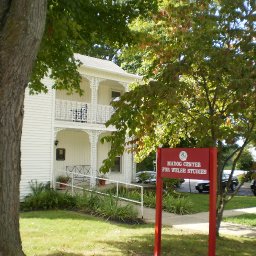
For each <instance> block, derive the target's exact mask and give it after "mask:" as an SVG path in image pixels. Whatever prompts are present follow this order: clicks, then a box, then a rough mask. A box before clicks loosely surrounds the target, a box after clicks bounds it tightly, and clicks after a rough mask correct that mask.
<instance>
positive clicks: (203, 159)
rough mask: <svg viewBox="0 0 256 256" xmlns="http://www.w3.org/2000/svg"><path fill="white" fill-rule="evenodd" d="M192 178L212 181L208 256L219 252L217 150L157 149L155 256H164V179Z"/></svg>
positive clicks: (213, 255)
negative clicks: (217, 230)
mask: <svg viewBox="0 0 256 256" xmlns="http://www.w3.org/2000/svg"><path fill="white" fill-rule="evenodd" d="M164 177H166V178H190V179H207V180H210V198H209V199H210V200H209V201H210V204H209V246H208V256H215V252H216V201H217V199H216V195H217V190H216V188H217V149H216V148H159V149H158V150H157V179H156V222H155V247H154V256H160V255H161V232H162V231H161V230H162V204H163V179H162V178H164Z"/></svg>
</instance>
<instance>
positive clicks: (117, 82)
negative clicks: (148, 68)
mask: <svg viewBox="0 0 256 256" xmlns="http://www.w3.org/2000/svg"><path fill="white" fill-rule="evenodd" d="M75 56H76V58H78V59H79V60H80V61H81V62H82V65H81V66H80V67H79V72H80V74H81V77H82V80H81V88H82V89H83V90H84V94H83V95H82V96H79V95H78V94H72V95H68V94H67V93H66V91H64V90H61V91H59V90H53V89H52V88H51V86H52V84H53V82H52V81H51V80H50V79H49V78H45V79H44V84H46V85H47V87H48V88H49V91H48V93H47V94H39V95H29V93H28V90H27V92H26V96H25V104H24V123H23V131H22V140H21V155H22V156H21V167H22V176H21V185H20V190H21V197H24V196H25V195H26V194H28V193H29V192H30V189H29V182H30V181H31V180H37V181H38V182H48V181H50V182H52V183H53V184H54V181H55V179H56V177H57V176H59V175H66V173H67V172H69V171H78V172H82V173H85V174H88V175H91V176H97V174H98V171H99V168H100V167H101V165H102V161H103V160H104V159H105V158H107V154H108V151H109V149H110V147H111V145H110V144H109V143H104V144H102V143H101V142H100V139H101V138H102V137H103V136H105V135H106V134H110V133H111V132H113V131H115V127H107V128H106V126H105V122H106V121H107V120H108V119H109V118H110V116H111V115H112V113H113V111H114V109H113V108H112V107H111V106H110V103H111V101H112V100H114V99H115V98H118V97H119V96H121V95H122V94H124V93H125V92H127V91H128V87H129V84H130V83H132V82H134V81H135V80H138V79H140V77H139V76H137V75H133V74H129V73H127V72H125V71H124V70H123V69H121V68H120V67H119V66H117V65H116V64H114V63H113V62H110V61H107V60H100V59H96V58H92V57H87V56H83V55H79V54H76V55H75ZM113 146H114V145H113ZM134 166H135V165H134V163H133V156H132V155H131V154H128V153H124V154H123V155H121V156H118V157H116V160H115V166H114V167H113V168H112V169H111V170H110V172H109V174H108V177H109V178H110V179H113V180H119V181H123V182H128V183H129V182H131V181H132V180H133V179H134V172H135V168H134Z"/></svg>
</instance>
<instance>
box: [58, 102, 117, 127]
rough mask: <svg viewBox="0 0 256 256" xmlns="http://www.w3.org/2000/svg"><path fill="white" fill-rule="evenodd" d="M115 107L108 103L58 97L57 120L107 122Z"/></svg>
mask: <svg viewBox="0 0 256 256" xmlns="http://www.w3.org/2000/svg"><path fill="white" fill-rule="evenodd" d="M113 113H114V109H113V107H111V106H108V105H100V104H97V105H96V106H92V104H91V103H86V102H79V101H69V100H60V99H56V103H55V120H63V121H70V122H80V123H98V124H104V123H106V122H107V121H108V120H109V118H110V117H111V115H112V114H113Z"/></svg>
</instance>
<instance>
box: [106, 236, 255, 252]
mask: <svg viewBox="0 0 256 256" xmlns="http://www.w3.org/2000/svg"><path fill="white" fill-rule="evenodd" d="M131 240H132V241H127V242H114V241H113V243H109V245H110V246H112V247H113V246H116V248H117V249H118V250H119V251H120V252H121V254H122V255H127V256H128V255H132V256H135V255H136V256H137V255H138V256H151V255H153V251H154V236H152V235H144V236H139V237H138V236H136V237H132V239H131ZM216 247H217V248H216V256H223V255H225V256H249V255H255V239H247V240H243V241H239V240H236V239H231V238H225V237H220V238H218V239H217V246H216ZM161 255H162V256H164V255H166V256H169V255H170V256H185V255H188V256H198V255H200V256H204V255H208V236H207V235H199V234H193V235H191V234H190V235H184V234H181V235H163V236H162V247H161Z"/></svg>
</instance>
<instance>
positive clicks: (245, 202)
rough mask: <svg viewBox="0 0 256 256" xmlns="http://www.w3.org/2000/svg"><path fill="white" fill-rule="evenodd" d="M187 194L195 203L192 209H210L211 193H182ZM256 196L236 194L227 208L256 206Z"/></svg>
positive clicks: (201, 210) (205, 210)
mask: <svg viewBox="0 0 256 256" xmlns="http://www.w3.org/2000/svg"><path fill="white" fill-rule="evenodd" d="M181 194H183V195H186V196H187V197H188V198H189V199H190V201H191V202H192V204H193V207H192V211H193V212H194V213H196V212H207V211H208V210H209V194H195V193H191V194H190V193H181ZM255 202H256V198H255V196H235V197H234V198H232V199H231V201H230V202H228V203H227V204H226V207H225V210H231V209H239V208H249V207H255V206H256V203H255Z"/></svg>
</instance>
